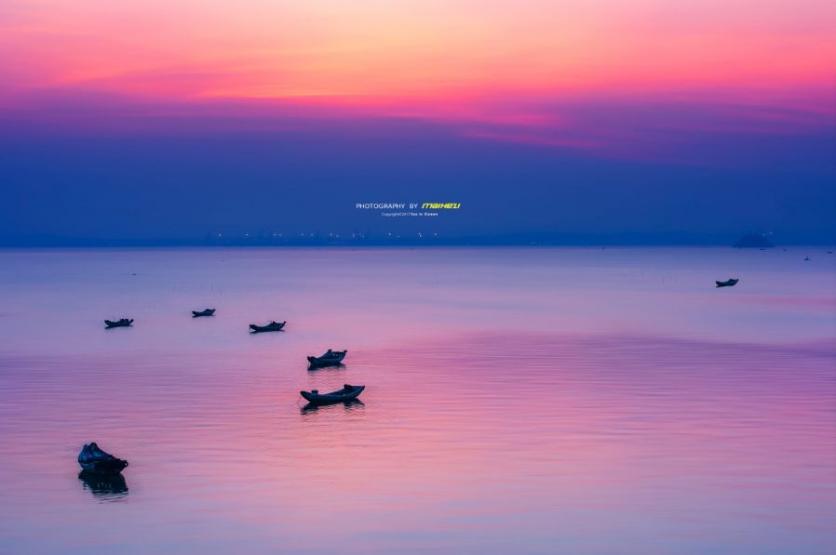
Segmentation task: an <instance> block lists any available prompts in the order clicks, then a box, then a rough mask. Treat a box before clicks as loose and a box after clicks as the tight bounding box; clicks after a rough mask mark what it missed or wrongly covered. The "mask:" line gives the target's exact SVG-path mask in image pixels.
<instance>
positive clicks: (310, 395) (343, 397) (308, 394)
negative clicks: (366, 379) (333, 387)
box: [299, 384, 366, 405]
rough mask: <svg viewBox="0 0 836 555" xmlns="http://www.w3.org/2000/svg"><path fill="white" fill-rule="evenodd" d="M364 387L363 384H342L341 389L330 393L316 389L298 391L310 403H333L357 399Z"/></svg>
mask: <svg viewBox="0 0 836 555" xmlns="http://www.w3.org/2000/svg"><path fill="white" fill-rule="evenodd" d="M364 389H366V386H365V385H349V384H345V385H343V388H342V389H338V390H337V391H332V392H330V393H320V392H319V391H318V390H316V389H312V390H311V391H300V392H299V393H300V394H301V395H302V397H304V398H305V400H306V401H307V402H308V403H310V404H311V405H334V404H336V403H347V402H350V401H353V400H355V399H357V397H358V396H359V395H360V394H361V393H363V390H364Z"/></svg>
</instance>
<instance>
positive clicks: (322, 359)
mask: <svg viewBox="0 0 836 555" xmlns="http://www.w3.org/2000/svg"><path fill="white" fill-rule="evenodd" d="M346 353H348V350H345V351H332V350H331V349H328V350H327V351H325V353H324V354H323V355H322V356H318V357H314V356H309V357H308V363H309V364H310V367H311V368H323V367H325V366H338V365H339V364H340V363H341V362H342V361H343V359H344V358H345V355H346Z"/></svg>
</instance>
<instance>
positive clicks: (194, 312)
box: [192, 308, 215, 318]
mask: <svg viewBox="0 0 836 555" xmlns="http://www.w3.org/2000/svg"><path fill="white" fill-rule="evenodd" d="M214 315H215V309H214V308H206V309H204V310H192V318H200V317H201V316H214Z"/></svg>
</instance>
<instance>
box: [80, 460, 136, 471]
mask: <svg viewBox="0 0 836 555" xmlns="http://www.w3.org/2000/svg"><path fill="white" fill-rule="evenodd" d="M78 464H79V465H80V466H81V470H82V471H83V472H86V473H92V474H119V473H120V472H122V471H123V470H124V469H125V468H126V467H127V466H128V461H126V460H123V459H117V458H113V459H108V460H99V461H84V462H82V461H79V462H78Z"/></svg>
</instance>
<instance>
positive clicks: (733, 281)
mask: <svg viewBox="0 0 836 555" xmlns="http://www.w3.org/2000/svg"><path fill="white" fill-rule="evenodd" d="M738 281H740V280H739V279H734V278H731V279H727V280H726V281H715V282H714V283H716V284H717V287H734V286H735V285H737V282H738Z"/></svg>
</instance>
